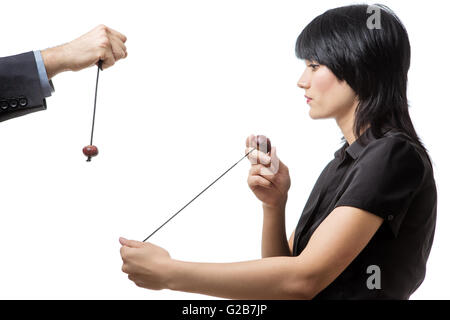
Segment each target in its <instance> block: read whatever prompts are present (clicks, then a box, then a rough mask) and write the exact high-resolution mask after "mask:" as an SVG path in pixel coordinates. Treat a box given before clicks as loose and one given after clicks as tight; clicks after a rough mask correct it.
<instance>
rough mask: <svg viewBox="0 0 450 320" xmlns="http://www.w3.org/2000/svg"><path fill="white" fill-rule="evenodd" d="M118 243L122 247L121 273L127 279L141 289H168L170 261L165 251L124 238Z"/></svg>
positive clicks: (149, 244)
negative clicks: (126, 275) (124, 274)
mask: <svg viewBox="0 0 450 320" xmlns="http://www.w3.org/2000/svg"><path fill="white" fill-rule="evenodd" d="M119 241H120V244H121V245H122V247H121V248H120V255H121V256H122V260H123V265H122V271H123V272H124V273H127V274H128V279H130V280H131V281H133V282H134V283H135V284H136V285H137V286H138V287H142V288H147V289H152V290H162V289H167V288H168V282H169V277H168V266H169V264H170V262H171V261H172V259H171V258H170V255H169V253H168V252H167V251H166V250H165V249H163V248H161V247H158V246H157V245H154V244H151V243H148V242H140V241H134V240H127V239H125V238H120V239H119Z"/></svg>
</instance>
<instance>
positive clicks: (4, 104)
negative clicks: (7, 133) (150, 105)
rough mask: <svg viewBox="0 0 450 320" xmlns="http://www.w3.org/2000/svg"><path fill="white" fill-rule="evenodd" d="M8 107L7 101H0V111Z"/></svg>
mask: <svg viewBox="0 0 450 320" xmlns="http://www.w3.org/2000/svg"><path fill="white" fill-rule="evenodd" d="M8 107H9V105H8V101H6V100H2V101H0V110H2V111H3V110H6V109H8Z"/></svg>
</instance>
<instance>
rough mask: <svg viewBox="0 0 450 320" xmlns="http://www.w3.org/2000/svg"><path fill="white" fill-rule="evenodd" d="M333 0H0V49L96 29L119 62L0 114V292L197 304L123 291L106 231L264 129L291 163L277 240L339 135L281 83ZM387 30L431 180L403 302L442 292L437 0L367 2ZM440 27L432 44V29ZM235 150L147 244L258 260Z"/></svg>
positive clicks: (186, 255) (443, 119)
mask: <svg viewBox="0 0 450 320" xmlns="http://www.w3.org/2000/svg"><path fill="white" fill-rule="evenodd" d="M351 3H352V2H348V1H320V2H319V1H313V2H311V1H261V0H258V1H230V0H228V1H207V0H205V1H192V0H191V1H181V0H180V1H127V2H124V1H111V0H108V1H76V2H75V1H73V2H67V1H45V0H41V1H3V2H2V12H3V14H2V19H1V26H2V32H1V46H0V56H8V55H13V54H18V53H21V52H26V51H31V50H36V49H45V48H47V47H51V46H56V45H59V44H62V43H65V42H68V41H70V40H72V39H74V38H76V37H78V36H80V35H82V34H84V33H86V32H88V31H89V30H91V29H92V28H94V27H95V26H97V25H98V24H100V23H102V24H105V25H107V26H109V27H112V28H114V29H116V30H118V31H120V32H122V33H124V34H125V35H126V36H127V37H128V41H127V47H128V53H129V56H128V58H127V59H126V60H123V61H120V62H118V63H117V64H116V65H115V66H114V67H113V68H110V69H108V70H105V71H104V72H102V73H101V74H100V83H99V93H98V103H97V119H96V120H97V121H96V127H95V135H94V144H96V145H97V146H98V147H99V150H100V154H99V156H98V157H97V158H95V159H93V161H92V162H91V163H87V162H86V161H85V157H84V156H83V154H82V148H83V147H84V146H85V145H87V144H89V139H90V128H91V118H92V109H93V100H94V88H95V77H96V68H90V69H87V70H83V71H80V72H76V73H64V74H60V75H57V76H56V77H55V78H54V79H53V81H54V85H55V88H56V92H55V93H54V94H53V96H52V97H51V98H49V99H48V100H47V103H48V110H46V111H41V112H38V113H34V114H30V115H27V116H23V117H20V118H16V119H12V120H9V121H6V122H2V123H0V136H1V140H0V154H1V162H0V163H1V166H2V170H1V180H0V181H1V188H0V190H1V193H0V201H1V211H0V247H1V249H0V298H2V299H16V298H21V299H209V298H212V297H208V296H203V295H196V294H189V293H183V292H171V291H169V290H163V291H150V290H145V289H140V288H138V287H136V286H135V285H134V283H132V282H131V281H129V280H128V279H127V277H126V275H125V274H124V273H122V271H121V266H122V260H121V258H120V254H119V248H120V244H119V242H118V239H119V237H120V236H124V237H127V238H130V239H136V240H143V239H144V238H145V237H146V236H147V235H149V234H150V233H151V232H152V231H153V230H154V229H156V228H157V227H158V226H159V225H160V224H161V223H163V222H164V221H165V220H166V219H167V218H168V217H170V216H171V215H172V214H173V213H175V212H176V211H177V210H178V209H180V208H181V207H182V206H183V205H184V204H185V203H186V202H188V201H189V200H190V199H191V198H192V197H194V196H195V195H196V194H197V193H198V192H200V191H201V190H202V189H203V188H204V187H206V186H207V185H208V184H209V183H211V182H212V181H213V180H214V179H216V178H217V177H218V176H219V175H220V174H221V173H222V172H224V171H225V170H226V169H227V168H228V167H230V166H231V165H232V164H234V163H235V162H236V161H237V160H238V159H240V158H241V157H242V156H243V154H244V149H245V139H246V137H247V136H248V135H249V134H251V133H254V134H265V135H267V136H268V137H269V138H270V139H271V141H272V143H273V145H275V146H276V147H277V150H278V154H279V156H280V158H281V160H282V161H283V162H285V163H286V164H287V165H288V167H289V169H290V172H291V179H292V187H291V189H290V192H289V201H288V205H287V221H286V225H287V233H288V236H290V234H291V232H292V231H293V230H294V228H295V226H296V224H297V221H298V219H299V217H300V214H301V212H302V209H303V207H304V205H305V202H306V199H307V197H308V196H309V193H310V192H311V189H312V187H313V185H314V183H315V181H316V179H317V177H318V175H319V174H320V172H321V171H322V169H323V167H324V166H325V165H326V164H327V163H328V162H329V161H330V160H331V159H332V157H333V153H334V151H335V150H336V149H337V148H339V147H340V145H341V144H340V138H341V132H340V131H339V129H338V127H337V126H336V123H335V122H334V120H320V121H313V120H312V119H310V118H309V115H308V108H309V107H308V105H307V104H306V102H305V99H304V97H303V95H304V90H301V89H299V88H297V87H296V82H297V80H298V78H299V77H300V75H301V73H302V71H303V69H304V62H303V61H301V60H298V59H297V58H296V57H295V54H294V45H295V40H296V38H297V36H298V35H299V33H300V32H301V30H302V29H303V28H304V27H305V26H306V25H307V24H308V23H309V22H310V21H311V20H312V19H313V18H314V17H316V16H317V15H319V14H321V13H323V12H324V11H325V10H327V9H330V8H334V7H338V6H342V5H347V4H351ZM383 3H384V4H386V5H388V6H389V7H391V8H392V9H393V10H394V12H396V14H397V15H398V16H399V17H400V19H401V20H402V21H403V23H404V24H405V26H406V28H407V30H408V32H409V36H410V41H411V47H412V60H411V69H410V72H409V87H408V98H409V102H410V105H411V109H410V112H411V117H412V119H413V122H414V124H415V127H416V130H417V132H418V133H419V135H420V137H421V138H422V140H423V141H424V143H425V145H426V146H427V148H428V149H429V151H430V154H431V157H432V158H433V160H434V165H435V178H436V182H437V187H438V192H439V195H438V196H439V203H438V221H437V228H436V234H435V239H434V246H433V249H432V252H431V255H430V258H429V261H428V269H427V275H426V278H425V281H424V283H423V284H422V286H421V287H420V288H419V289H418V290H417V291H416V293H415V294H413V296H412V297H411V298H412V299H448V298H449V297H450V295H449V294H448V293H447V288H448V287H449V284H450V280H449V277H448V270H449V264H448V258H447V257H448V252H449V245H448V243H449V233H448V227H449V217H448V215H447V213H448V211H449V209H450V203H449V200H448V195H449V191H450V190H449V169H448V157H447V155H448V152H447V148H448V141H447V139H448V137H449V134H448V124H447V121H448V115H449V111H448V108H449V103H448V100H447V95H448V92H449V90H448V84H449V82H448V75H449V72H450V69H449V66H448V63H447V61H448V52H449V51H450V50H449V49H450V48H449V44H448V41H447V40H445V39H446V36H448V35H447V32H446V30H448V26H447V20H448V19H447V16H448V9H449V8H448V3H447V2H446V1H428V2H427V5H424V4H423V2H422V1H420V2H419V1H417V2H411V1H408V2H405V1H384V2H383ZM444 38H445V39H444ZM249 167H250V164H249V162H248V160H246V159H244V160H243V161H242V162H241V163H239V165H238V166H236V167H235V168H234V169H233V170H232V171H230V172H229V173H228V174H227V175H225V176H224V177H223V178H222V179H221V180H220V181H219V182H218V183H216V184H215V185H214V186H213V187H211V188H210V189H209V190H208V191H206V192H205V193H204V194H203V195H202V196H201V197H199V198H198V199H197V200H195V201H194V202H193V203H192V204H191V205H190V206H189V207H187V208H186V209H185V210H184V211H182V212H181V213H180V214H179V215H178V216H177V217H176V218H175V219H174V220H172V221H171V222H169V224H167V225H166V226H165V227H164V228H163V229H161V230H160V231H159V232H158V233H157V234H155V236H154V237H153V238H151V242H153V243H155V244H157V245H159V246H162V247H163V248H165V249H167V250H168V251H169V253H170V254H171V256H172V257H173V258H175V259H178V260H186V261H195V262H234V261H243V260H253V259H258V258H260V240H261V239H260V238H261V227H262V210H261V205H260V203H259V201H258V200H257V199H256V197H255V196H254V195H253V193H252V192H251V191H250V189H249V188H248V186H247V174H248V169H249Z"/></svg>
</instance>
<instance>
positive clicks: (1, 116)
mask: <svg viewBox="0 0 450 320" xmlns="http://www.w3.org/2000/svg"><path fill="white" fill-rule="evenodd" d="M45 109H47V104H46V102H45V98H44V95H43V93H42V89H41V84H40V80H39V74H38V70H37V66H36V59H35V57H34V53H33V52H32V51H31V52H27V53H22V54H18V55H15V56H10V57H4V58H0V121H5V120H9V119H12V118H17V117H20V116H23V115H26V114H28V113H32V112H36V111H40V110H45Z"/></svg>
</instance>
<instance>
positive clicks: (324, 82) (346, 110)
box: [297, 60, 357, 120]
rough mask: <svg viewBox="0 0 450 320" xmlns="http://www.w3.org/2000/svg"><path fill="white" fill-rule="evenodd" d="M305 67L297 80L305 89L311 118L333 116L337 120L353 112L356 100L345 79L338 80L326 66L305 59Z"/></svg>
mask: <svg viewBox="0 0 450 320" xmlns="http://www.w3.org/2000/svg"><path fill="white" fill-rule="evenodd" d="M305 63H306V69H305V71H304V72H303V74H302V76H301V77H300V79H299V80H298V82H297V85H298V86H299V87H300V88H302V89H305V95H306V96H308V97H309V98H311V100H309V99H307V102H308V104H309V105H310V110H309V116H310V117H311V118H312V119H325V118H335V119H336V120H339V119H340V118H343V117H345V116H347V115H349V114H352V113H353V112H354V108H355V107H356V104H355V101H356V100H357V97H356V94H355V92H354V91H353V89H352V88H351V87H350V86H349V85H348V84H347V82H346V81H339V80H338V79H337V78H336V76H335V75H334V74H333V72H331V70H330V69H328V68H327V67H326V66H324V65H321V64H318V63H317V62H315V61H309V60H305Z"/></svg>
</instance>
